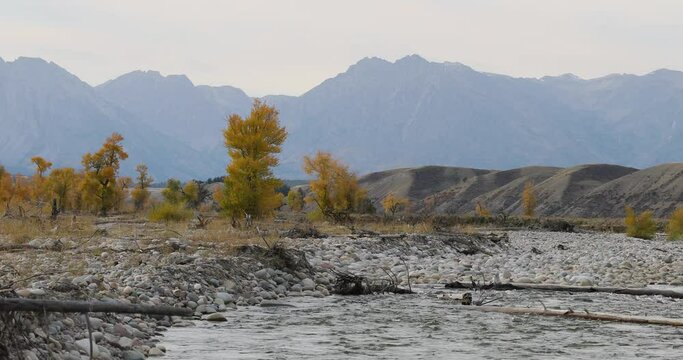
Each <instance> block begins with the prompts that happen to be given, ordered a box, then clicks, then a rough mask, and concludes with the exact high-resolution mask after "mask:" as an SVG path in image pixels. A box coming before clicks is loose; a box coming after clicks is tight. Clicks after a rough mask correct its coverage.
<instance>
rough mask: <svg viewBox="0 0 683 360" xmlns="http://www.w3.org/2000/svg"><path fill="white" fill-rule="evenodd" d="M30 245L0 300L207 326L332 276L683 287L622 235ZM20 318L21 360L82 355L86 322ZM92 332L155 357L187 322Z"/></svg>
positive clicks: (681, 277)
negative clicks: (184, 311) (168, 334)
mask: <svg viewBox="0 0 683 360" xmlns="http://www.w3.org/2000/svg"><path fill="white" fill-rule="evenodd" d="M31 243H32V245H33V246H35V247H39V248H42V249H43V250H29V251H19V252H11V253H7V252H6V253H2V254H0V261H2V262H1V263H2V264H3V273H2V275H1V276H0V284H9V283H12V282H13V281H16V280H17V278H20V277H21V276H22V275H25V274H31V275H38V276H36V277H35V278H32V279H29V280H27V281H25V282H24V283H23V284H22V285H24V286H23V287H15V290H14V293H7V292H6V293H5V294H4V296H8V295H10V296H21V297H29V298H55V299H89V300H93V299H96V300H103V301H110V300H116V301H123V302H129V303H136V304H148V305H170V306H179V307H187V308H191V309H193V310H194V313H195V318H196V319H203V320H207V321H221V320H224V319H225V317H226V316H230V310H231V309H234V308H236V307H237V306H254V305H260V306H278V305H281V304H280V303H279V302H278V299H280V298H282V297H285V296H316V297H322V296H326V295H329V294H330V292H331V291H332V290H333V283H334V280H335V276H334V274H333V272H332V271H331V270H335V271H344V272H351V273H354V274H362V275H365V276H368V277H374V278H385V279H386V278H388V277H394V278H396V279H398V281H399V282H400V283H401V284H402V285H404V286H408V276H407V274H408V273H409V274H410V282H411V283H412V284H416V283H446V282H450V281H454V280H458V281H468V280H469V279H471V278H474V279H476V280H485V281H491V280H493V279H496V278H497V279H498V280H500V281H501V282H506V281H514V282H537V283H557V284H576V285H615V286H645V285H647V284H652V283H657V284H660V283H661V284H672V285H682V284H683V256H682V255H683V246H681V244H680V243H674V242H668V241H665V240H654V241H643V240H637V239H631V238H626V237H625V236H623V235H618V234H565V233H548V232H510V233H509V234H504V233H501V234H494V235H488V236H479V235H466V234H462V235H457V236H453V235H397V236H387V235H385V236H379V235H373V236H366V237H361V236H339V237H323V238H306V239H289V238H285V239H282V240H281V242H280V245H281V246H282V247H284V248H289V249H293V250H294V251H290V252H286V253H283V252H281V251H277V250H270V251H268V250H266V249H263V248H261V247H255V246H245V247H242V248H240V249H237V250H235V251H234V252H233V253H232V255H230V256H224V255H220V256H217V252H216V250H215V249H213V248H211V247H208V246H205V245H200V244H193V243H191V242H189V241H187V240H184V239H178V238H171V239H166V240H162V239H154V238H151V239H149V240H147V241H144V242H141V241H137V240H135V239H134V238H109V237H107V236H106V235H103V236H98V237H96V238H95V239H91V240H89V241H88V243H87V244H78V243H76V242H74V241H72V240H69V239H65V238H64V239H49V238H45V239H35V240H33V241H32V242H31ZM59 249H62V250H59ZM64 249H72V250H64ZM308 265H310V266H308ZM17 273H20V274H22V275H18V274H17ZM22 320H23V323H22V324H23V326H24V327H25V328H26V329H28V330H29V331H28V333H27V337H26V339H24V340H22V341H23V343H22V342H21V341H20V342H19V344H18V346H21V347H24V348H26V350H25V351H23V352H22V353H21V355H23V357H24V358H26V359H36V358H52V359H81V358H83V357H84V356H86V355H87V354H88V353H89V340H88V331H87V326H86V325H85V320H84V317H83V316H80V315H63V314H48V315H47V317H45V316H43V315H42V314H23V315H22ZM90 324H91V328H92V330H93V331H94V332H93V333H92V338H93V341H94V351H93V353H94V354H93V355H94V358H97V359H112V358H123V359H143V358H145V357H153V356H162V355H164V352H165V348H164V347H163V346H161V345H158V340H159V334H160V332H161V331H163V330H164V329H165V328H167V327H169V326H192V325H193V323H192V322H191V321H188V320H187V319H180V318H169V317H148V316H121V315H113V314H109V315H102V314H93V315H92V316H91V317H90ZM48 335H49V337H48ZM0 351H2V349H0ZM15 355H20V354H19V353H17V354H15Z"/></svg>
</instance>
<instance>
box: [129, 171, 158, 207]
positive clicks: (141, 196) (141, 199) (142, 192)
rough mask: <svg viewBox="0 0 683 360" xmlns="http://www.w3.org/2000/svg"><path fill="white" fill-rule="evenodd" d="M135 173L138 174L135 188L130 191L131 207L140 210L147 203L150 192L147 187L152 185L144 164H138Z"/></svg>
mask: <svg viewBox="0 0 683 360" xmlns="http://www.w3.org/2000/svg"><path fill="white" fill-rule="evenodd" d="M135 171H136V172H137V173H138V175H137V177H136V178H135V180H136V182H135V188H133V191H131V194H130V195H131V197H132V198H133V205H135V210H138V211H139V210H142V209H144V208H145V205H146V204H147V202H148V201H149V197H150V192H149V186H150V185H151V184H152V181H154V180H153V179H152V177H151V176H149V169H148V168H147V165H145V164H139V165H138V166H136V167H135Z"/></svg>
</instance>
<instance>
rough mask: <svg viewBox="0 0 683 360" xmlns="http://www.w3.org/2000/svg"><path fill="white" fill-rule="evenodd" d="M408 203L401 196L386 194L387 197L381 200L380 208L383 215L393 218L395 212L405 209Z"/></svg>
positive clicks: (391, 193)
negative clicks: (382, 209)
mask: <svg viewBox="0 0 683 360" xmlns="http://www.w3.org/2000/svg"><path fill="white" fill-rule="evenodd" d="M408 204H410V201H409V200H408V199H406V198H404V197H402V196H398V195H396V194H394V193H393V192H390V193H388V194H387V196H385V197H384V199H382V208H384V213H385V214H391V216H392V217H393V216H395V215H396V213H397V212H399V211H401V210H403V209H405V208H406V207H407V206H408Z"/></svg>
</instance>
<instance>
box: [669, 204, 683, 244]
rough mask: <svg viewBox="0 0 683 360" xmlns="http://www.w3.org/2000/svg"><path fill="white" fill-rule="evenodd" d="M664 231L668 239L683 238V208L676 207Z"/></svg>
mask: <svg viewBox="0 0 683 360" xmlns="http://www.w3.org/2000/svg"><path fill="white" fill-rule="evenodd" d="M666 233H667V235H668V236H669V239H670V240H681V239H683V208H680V209H676V211H674V213H673V214H671V218H669V225H667V227H666Z"/></svg>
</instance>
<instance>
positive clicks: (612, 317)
mask: <svg viewBox="0 0 683 360" xmlns="http://www.w3.org/2000/svg"><path fill="white" fill-rule="evenodd" d="M459 308H460V309H463V310H475V311H482V312H496V313H502V314H512V315H541V316H556V317H564V318H574V319H583V320H599V321H614V322H624V323H633V324H651V325H666V326H683V319H669V318H659V317H642V316H631V315H620V314H608V313H593V312H589V311H588V310H582V311H575V310H571V309H569V310H554V309H541V308H517V307H498V306H462V307H459Z"/></svg>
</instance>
